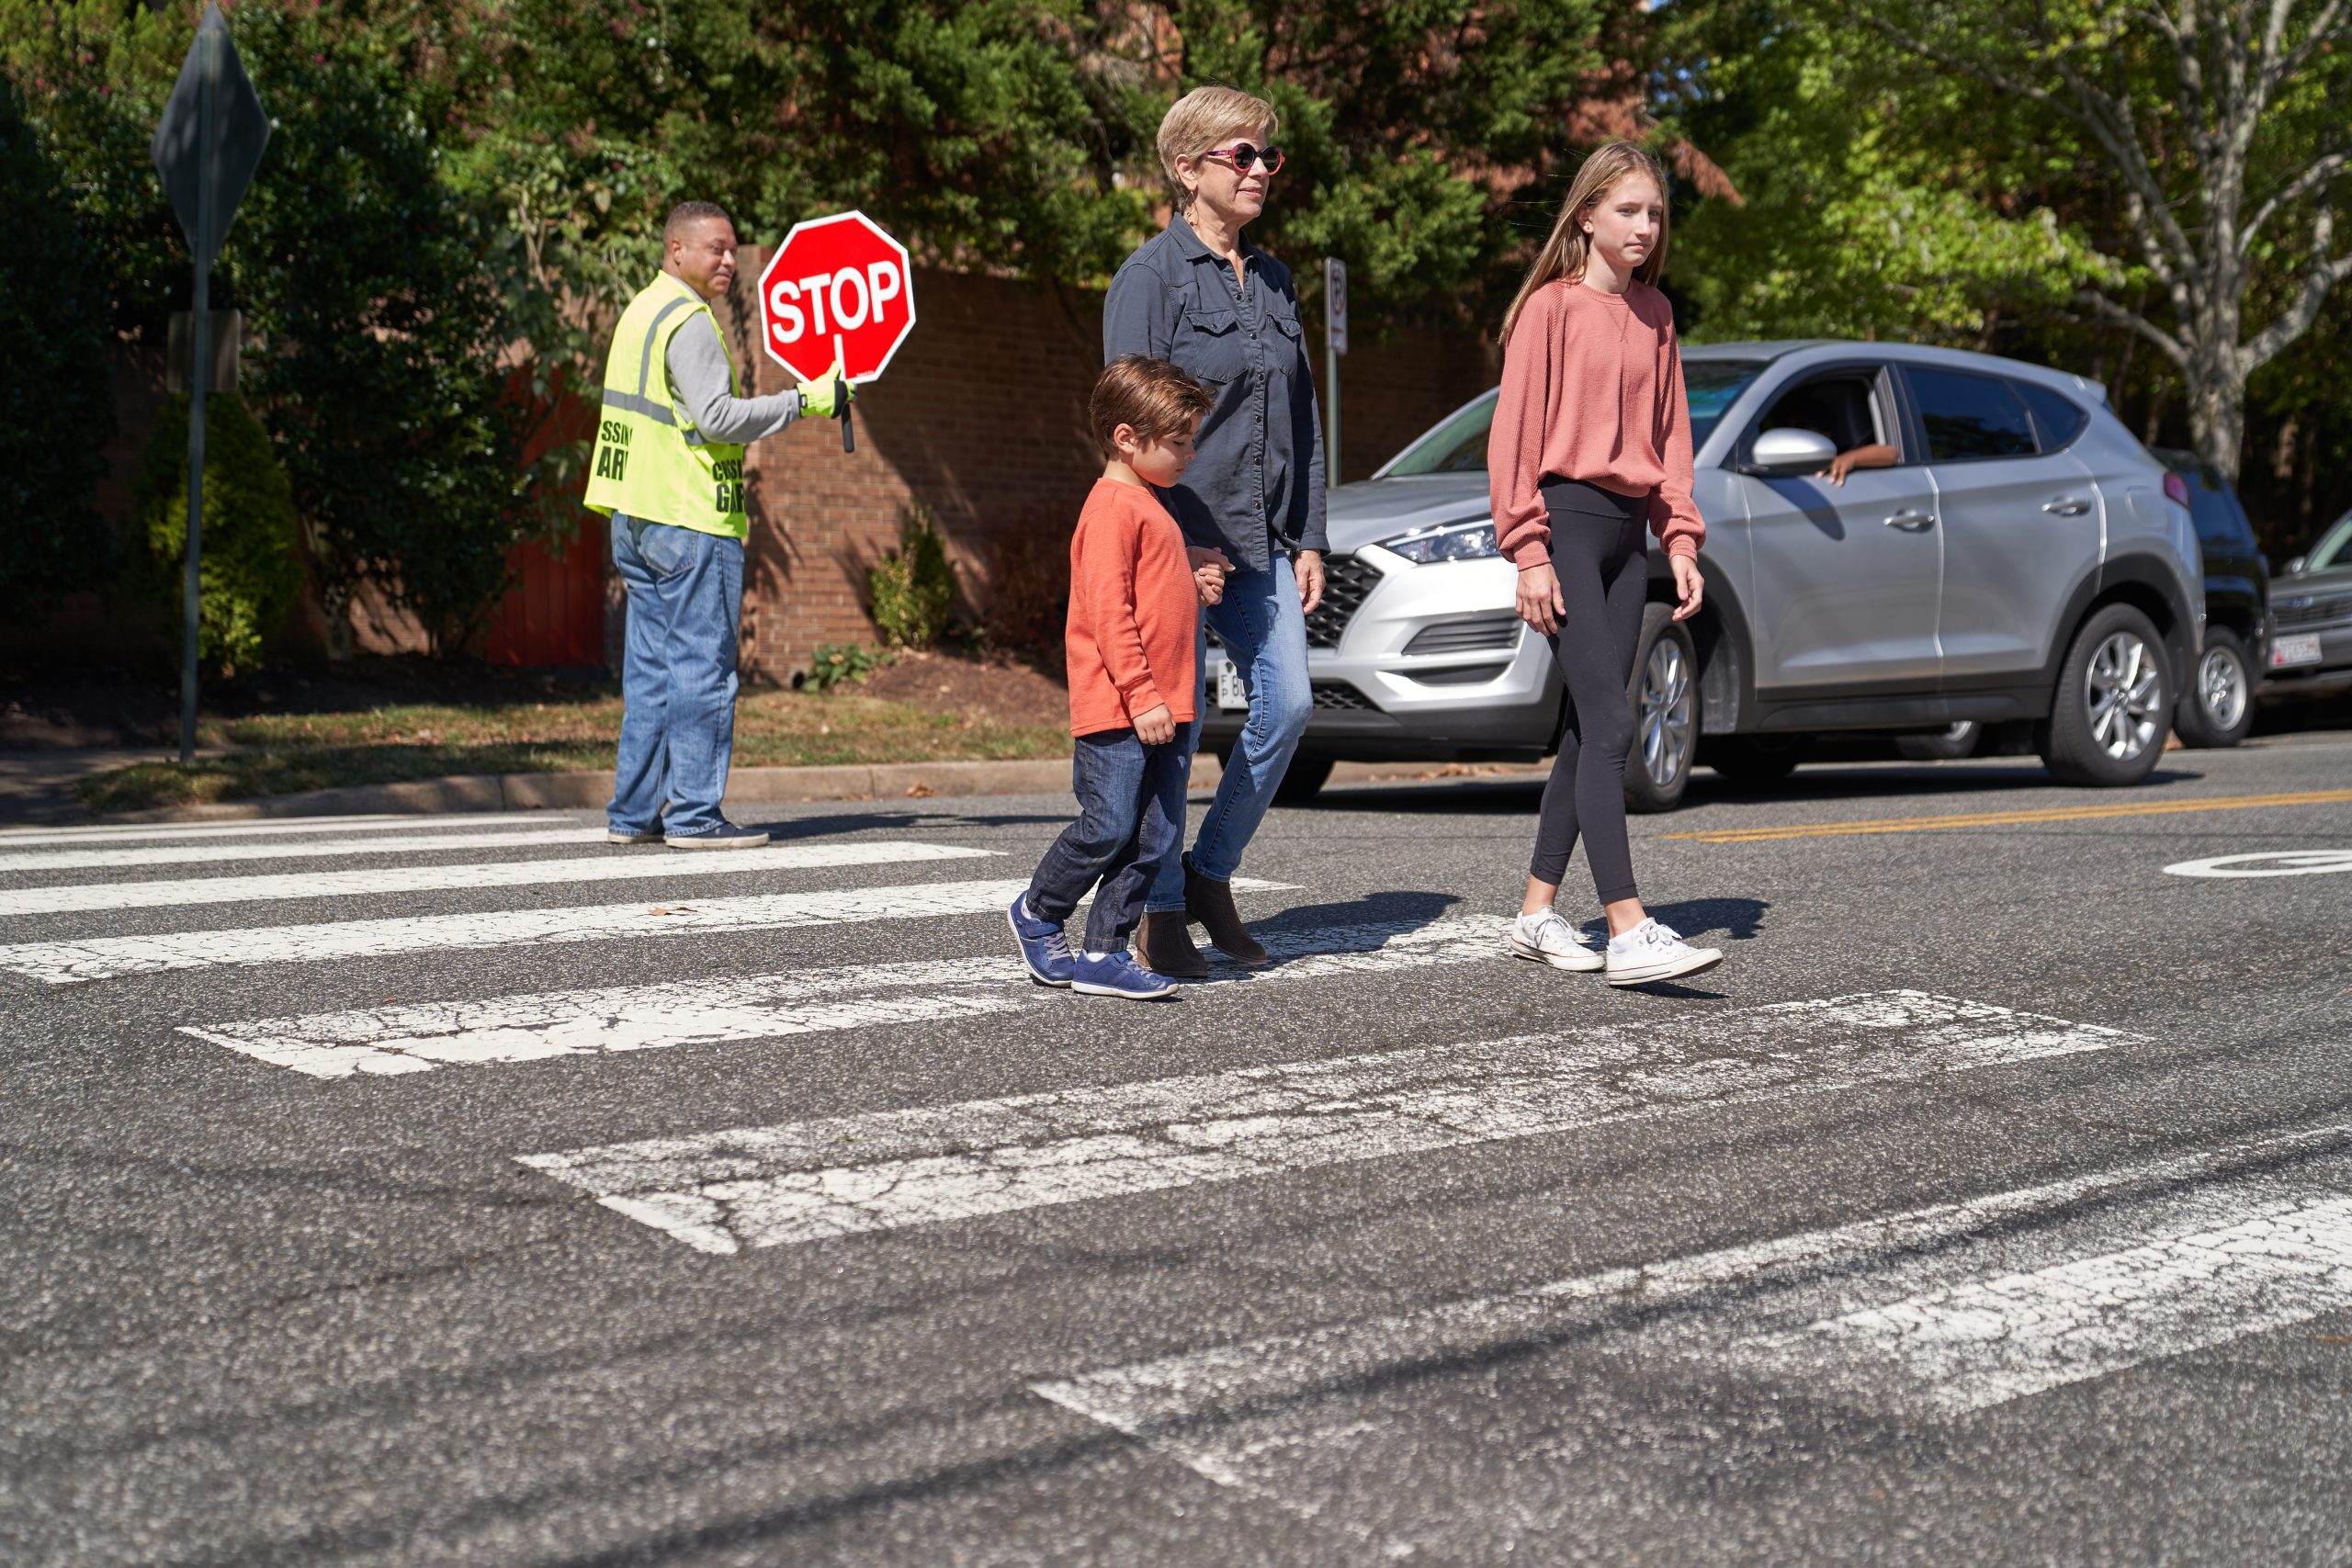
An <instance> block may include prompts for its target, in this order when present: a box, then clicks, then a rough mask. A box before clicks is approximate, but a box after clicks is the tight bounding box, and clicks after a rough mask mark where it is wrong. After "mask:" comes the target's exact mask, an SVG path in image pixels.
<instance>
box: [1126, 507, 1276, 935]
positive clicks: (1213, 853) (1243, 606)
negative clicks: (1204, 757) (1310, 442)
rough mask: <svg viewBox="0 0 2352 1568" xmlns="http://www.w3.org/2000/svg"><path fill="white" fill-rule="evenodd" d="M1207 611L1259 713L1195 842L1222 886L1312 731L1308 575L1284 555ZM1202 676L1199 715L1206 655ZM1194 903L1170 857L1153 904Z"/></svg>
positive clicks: (1156, 882) (1249, 574)
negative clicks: (1301, 575) (1304, 579)
mask: <svg viewBox="0 0 2352 1568" xmlns="http://www.w3.org/2000/svg"><path fill="white" fill-rule="evenodd" d="M1203 615H1204V616H1205V617H1206V619H1207V622H1208V624H1209V625H1210V626H1214V627H1216V637H1217V640H1218V641H1219V642H1221V643H1223V644H1225V656H1226V657H1227V659H1229V660H1233V662H1234V663H1235V664H1236V665H1237V666H1238V667H1239V669H1240V671H1241V679H1242V682H1243V683H1244V684H1245V685H1247V686H1248V687H1249V690H1250V717H1249V718H1248V720H1247V721H1246V722H1244V723H1243V725H1242V727H1241V737H1240V739H1238V740H1237V741H1236V742H1235V743H1234V747H1233V761H1231V763H1230V764H1228V765H1227V768H1226V770H1225V776H1224V777H1223V778H1221V779H1219V780H1218V781H1217V786H1216V797H1215V798H1214V799H1212V800H1211V801H1210V802H1209V812H1208V815H1207V816H1206V817H1205V818H1202V820H1201V836H1200V837H1199V838H1198V839H1196V840H1193V870H1194V871H1197V872H1199V873H1200V874H1202V875H1203V876H1205V877H1208V878H1209V879H1211V880H1212V881H1216V882H1230V881H1232V880H1233V874H1234V873H1235V872H1236V871H1237V870H1238V869H1239V868H1240V865H1241V852H1242V851H1244V850H1246V849H1248V848H1249V847H1250V838H1251V837H1252V836H1253V835H1254V834H1256V832H1257V831H1258V824H1260V823H1261V822H1263V821H1264V820H1265V819H1266V812H1267V811H1268V810H1269V809H1270V808H1271V807H1272V806H1273V804H1274V791H1275V790H1276V789H1277V788H1279V787H1280V786H1281V784H1282V782H1283V774H1284V773H1288V772H1289V771H1290V759H1291V754H1292V753H1293V752H1295V751H1296V750H1298V742H1299V738H1300V737H1301V736H1303V735H1305V734H1306V721H1307V719H1308V718H1309V717H1310V716H1312V715H1313V714H1314V712H1315V696H1314V693H1313V690H1312V689H1311V688H1310V687H1309V686H1308V684H1307V679H1306V611H1305V610H1304V609H1303V608H1301V607H1300V605H1299V603H1298V578H1297V575H1296V574H1295V571H1294V570H1293V569H1292V567H1291V564H1290V558H1289V557H1288V556H1286V555H1283V553H1282V552H1281V551H1280V550H1276V551H1275V552H1274V558H1273V561H1272V565H1271V566H1270V567H1269V568H1268V569H1267V570H1264V571H1250V570H1247V569H1244V570H1239V571H1232V572H1227V574H1226V578H1225V599H1224V602H1223V603H1221V604H1211V605H1209V606H1208V607H1207V608H1206V609H1205V610H1204V611H1203ZM1193 668H1194V669H1195V670H1198V671H1200V672H1201V674H1200V685H1199V687H1198V688H1197V689H1196V690H1195V692H1194V696H1195V698H1196V699H1198V700H1196V701H1195V702H1194V703H1193V712H1194V713H1199V714H1205V713H1206V712H1208V660H1207V659H1206V658H1205V657H1204V656H1203V655H1202V654H1200V653H1199V652H1198V651H1197V650H1196V652H1195V657H1194V659H1193ZM1200 744H1201V721H1200V720H1199V719H1197V718H1196V719H1194V720H1193V722H1192V723H1190V724H1184V725H1179V726H1178V727H1177V728H1176V745H1177V747H1178V749H1179V750H1182V752H1183V754H1184V765H1185V768H1186V770H1187V771H1188V772H1189V771H1190V769H1191V767H1192V761H1193V752H1194V751H1196V750H1199V749H1200ZM1183 907H1184V866H1183V862H1182V859H1181V858H1180V857H1179V856H1177V855H1174V854H1170V856H1169V857H1168V858H1167V859H1166V860H1165V861H1163V862H1161V863H1160V866H1159V875H1158V876H1157V877H1155V878H1154V879H1153V881H1152V884H1151V895H1150V898H1149V901H1148V903H1147V904H1146V906H1145V908H1148V909H1151V910H1153V911H1155V912H1165V911H1172V910H1177V909H1182V908H1183Z"/></svg>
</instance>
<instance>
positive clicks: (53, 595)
mask: <svg viewBox="0 0 2352 1568" xmlns="http://www.w3.org/2000/svg"><path fill="white" fill-rule="evenodd" d="M0 192H5V193H6V202H7V206H8V209H9V212H10V214H11V218H10V221H9V222H8V223H7V224H6V227H5V228H0V317H5V319H6V320H8V321H17V322H21V323H23V324H24V330H23V331H22V332H20V333H18V335H17V347H16V352H15V354H14V355H12V356H11V358H12V363H11V364H10V366H9V368H8V373H7V374H6V376H0V616H5V617H6V618H7V619H8V620H10V621H12V622H18V623H21V622H23V621H25V620H28V619H34V618H38V617H40V615H44V614H45V613H47V612H48V611H49V610H50V609H51V608H53V607H54V606H55V604H56V603H57V600H58V599H59V597H60V596H61V595H62V594H65V593H67V592H72V591H74V590H75V589H80V588H93V587H96V586H97V585H98V584H99V583H100V582H101V581H104V579H105V578H106V576H107V572H108V570H109V569H110V567H111V564H112V558H113V550H112V544H113V540H112V538H111V537H110V536H109V535H108V534H107V531H106V529H105V528H104V527H102V526H101V525H100V524H99V521H98V518H97V515H96V508H95V507H94V506H93V504H92V497H91V491H92V490H93V488H94V487H95V486H96V483H97V480H98V476H99V472H100V468H101V465H102V462H103V460H104V454H105V450H106V443H107V437H108V436H110V435H111V434H113V432H114V423H115V411H114V384H113V377H112V375H111V373H110V367H109V366H108V364H107V344H108V336H109V334H108V333H107V323H108V320H109V317H110V314H111V311H110V305H109V301H108V300H107V295H106V290H105V288H104V287H103V285H102V283H101V281H100V279H99V277H98V276H97V275H96V269H95V268H94V266H93V265H92V262H93V257H92V255H91V248H90V246H89V244H88V243H87V242H86V241H85V239H84V238H83V235H82V233H81V231H80V229H79V227H78V226H77V224H76V223H75V221H74V210H73V209H72V208H71V207H70V206H69V205H68V204H67V202H66V200H65V192H64V187H63V182H62V179H61V178H60V176H59V170H58V167H57V164H56V163H55V162H54V160H52V159H51V156H50V154H49V152H48V150H47V149H46V148H44V147H43V146H42V145H41V143H40V139H39V138H38V137H37V136H36V134H35V132H34V128H33V125H32V123H31V122H30V121H29V120H28V119H27V118H26V117H25V113H24V105H23V102H22V100H21V99H20V97H19V96H18V95H17V91H16V88H15V87H14V85H11V84H10V83H8V82H7V81H6V80H5V79H0Z"/></svg>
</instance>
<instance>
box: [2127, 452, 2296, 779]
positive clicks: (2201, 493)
mask: <svg viewBox="0 0 2352 1568" xmlns="http://www.w3.org/2000/svg"><path fill="white" fill-rule="evenodd" d="M2150 450H2151V451H2152V452H2153V453H2154V456H2155V457H2156V459H2157V460H2158V461H2160V462H2162V463H2164V464H2165V465H2166V466H2167V467H2169V468H2171V469H2172V471H2173V472H2174V473H2176V474H2178V475H2179V476H2180V477H2181V479H2182V481H2183V482H2184V483H2185V484H2187V485H2188V514H2189V516H2190V518H2191V519H2192V520H2194V521H2195V523H2196V525H2197V543H2198V545H2199V548H2200V549H2201V550H2202V551H2203V553H2204V557H2205V650H2204V651H2203V652H2202V653H2200V654H2199V655H2198V656H2197V672H2196V674H2195V675H2194V676H2192V677H2191V678H2190V680H2189V682H2188V689H2187V690H2185V691H2183V692H2182V693H2181V694H2180V706H2179V708H2178V709H2177V710H2176V711H2175V713H2174V715H2173V729H2174V730H2175V732H2177V734H2178V735H2179V736H2180V739H2181V740H2182V741H2183V742H2184V743H2186V744H2188V745H2190V746H2234V745H2236V744H2237V743H2238V742H2239V741H2241V740H2243V739H2245V737H2246V732H2247V731H2248V730H2250V729H2252V728H2254V702H2255V699H2254V694H2255V688H2256V686H2258V685H2260V684H2261V682H2262V671H2263V666H2264V665H2265V663H2266V662H2267V660H2268V658H2269V644H2270V563H2269V561H2267V559H2265V558H2263V554H2262V547H2261V546H2260V545H2258V544H2256V542H2255V537H2254V525H2253V524H2251V523H2249V522H2247V521H2246V515H2245V507H2243V506H2241V505H2239V504H2238V497H2237V492H2236V491H2234V490H2233V489H2231V488H2230V481H2229V480H2227V479H2223V478H2222V474H2221V470H2220V469H2218V468H2214V467H2213V466H2212V465H2211V464H2210V463H2207V462H2203V461H2201V460H2200V459H2199V457H2198V456H2197V454H2196V453H2194V452H2184V451H2180V450H2178V449H2177V448H2174V447H2168V446H2156V447H2152V448H2150Z"/></svg>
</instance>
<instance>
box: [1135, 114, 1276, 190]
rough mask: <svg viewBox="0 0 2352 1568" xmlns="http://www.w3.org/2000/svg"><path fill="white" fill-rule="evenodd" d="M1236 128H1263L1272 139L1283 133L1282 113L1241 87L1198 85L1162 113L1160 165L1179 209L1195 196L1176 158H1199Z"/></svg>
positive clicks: (1267, 137) (1160, 124)
mask: <svg viewBox="0 0 2352 1568" xmlns="http://www.w3.org/2000/svg"><path fill="white" fill-rule="evenodd" d="M1237 130H1262V131H1264V132H1265V133H1266V139H1267V140H1268V141H1272V140H1273V139H1274V138H1275V137H1276V136H1278V135H1280V134H1281V132H1282V116H1280V115H1278V114H1276V113H1275V112H1274V106H1273V105H1272V104H1270V103H1268V102H1267V101H1266V100H1265V99H1263V98H1261V97H1256V96H1252V95H1250V94H1248V93H1245V92H1243V91H1241V90H1240V89H1239V88H1238V87H1195V88H1193V90H1192V91H1191V92H1189V93H1187V94H1185V95H1184V96H1182V97H1181V98H1179V99H1177V100H1176V101H1175V102H1174V103H1173V104H1171V105H1170V106H1169V108H1168V112H1167V113H1166V114H1164V115H1162V116H1160V118H1159V166H1160V167H1161V168H1163V169H1165V170H1167V171H1168V183H1169V184H1170V186H1173V187H1175V191H1176V209H1177V210H1178V211H1180V212H1181V211H1183V210H1184V209H1187V208H1189V207H1191V206H1192V205H1193V195H1192V193H1191V192H1190V191H1188V190H1186V189H1185V188H1184V182H1183V180H1182V177H1180V176H1179V175H1177V173H1176V160H1177V159H1179V158H1197V157H1199V156H1200V155H1201V154H1202V153H1204V152H1207V151H1208V150H1209V149H1210V148H1212V147H1214V146H1216V144H1217V143H1218V142H1220V141H1224V140H1225V139H1226V138H1227V137H1228V136H1230V135H1232V134H1233V133H1234V132H1235V131H1237Z"/></svg>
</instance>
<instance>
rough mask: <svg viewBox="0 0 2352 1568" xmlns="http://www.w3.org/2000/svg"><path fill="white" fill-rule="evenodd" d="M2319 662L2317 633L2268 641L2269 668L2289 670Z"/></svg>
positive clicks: (2275, 638) (2274, 638)
mask: <svg viewBox="0 0 2352 1568" xmlns="http://www.w3.org/2000/svg"><path fill="white" fill-rule="evenodd" d="M2318 662H2319V633H2317V632H2297V633H2296V634H2295V635H2294V636H2293V637H2273V638H2271V639H2270V668H2272V669H2273V670H2287V669H2291V668H2292V667H2293V666H2295V665H2298V664H2317V663H2318Z"/></svg>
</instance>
